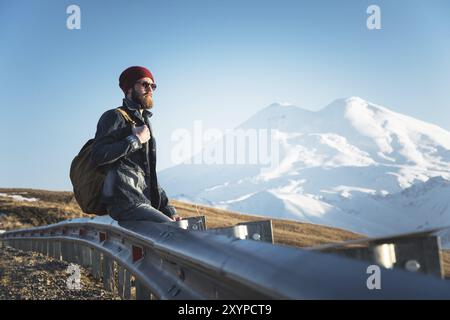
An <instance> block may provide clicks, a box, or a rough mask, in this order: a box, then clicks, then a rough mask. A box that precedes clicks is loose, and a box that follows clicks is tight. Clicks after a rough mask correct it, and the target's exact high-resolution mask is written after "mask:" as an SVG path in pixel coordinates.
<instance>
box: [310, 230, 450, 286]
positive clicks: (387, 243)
mask: <svg viewBox="0 0 450 320" xmlns="http://www.w3.org/2000/svg"><path fill="white" fill-rule="evenodd" d="M449 240H450V228H449V227H442V228H435V229H430V230H425V231H420V232H410V233H404V234H398V235H394V236H385V237H379V238H368V239H360V240H351V241H345V242H342V243H337V244H327V245H322V246H317V247H311V248H308V249H309V250H313V251H320V252H326V253H333V254H338V255H342V256H346V257H351V258H354V259H359V260H365V261H369V262H372V263H375V264H377V265H380V266H383V267H385V268H400V269H404V270H407V271H410V272H420V273H424V274H429V275H433V276H436V277H439V278H444V268H443V267H444V266H443V257H442V253H443V252H445V251H444V250H443V249H445V248H446V247H448V244H449V243H450V241H449Z"/></svg>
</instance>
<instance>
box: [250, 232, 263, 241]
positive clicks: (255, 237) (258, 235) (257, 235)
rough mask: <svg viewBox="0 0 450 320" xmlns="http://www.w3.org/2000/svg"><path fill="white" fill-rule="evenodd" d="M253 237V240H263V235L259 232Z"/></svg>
mask: <svg viewBox="0 0 450 320" xmlns="http://www.w3.org/2000/svg"><path fill="white" fill-rule="evenodd" d="M252 238H253V240H256V241H259V240H261V235H260V234H259V233H254V234H253V236H252Z"/></svg>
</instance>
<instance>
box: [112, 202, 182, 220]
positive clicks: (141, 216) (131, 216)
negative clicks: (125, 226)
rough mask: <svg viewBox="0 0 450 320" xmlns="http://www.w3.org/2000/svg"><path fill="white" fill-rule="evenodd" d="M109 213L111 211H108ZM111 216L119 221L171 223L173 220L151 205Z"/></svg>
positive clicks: (142, 205) (143, 205)
mask: <svg viewBox="0 0 450 320" xmlns="http://www.w3.org/2000/svg"><path fill="white" fill-rule="evenodd" d="M108 211H109V210H108ZM110 216H111V217H112V218H113V219H114V220H117V221H152V222H170V221H173V220H172V219H171V218H169V217H168V216H166V215H165V214H164V213H162V212H161V211H159V210H156V209H155V208H153V207H152V206H151V205H149V204H140V205H139V206H137V207H136V208H133V209H131V210H127V211H122V212H120V213H118V214H113V213H110Z"/></svg>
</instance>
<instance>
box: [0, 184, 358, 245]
mask: <svg viewBox="0 0 450 320" xmlns="http://www.w3.org/2000/svg"><path fill="white" fill-rule="evenodd" d="M33 198H34V199H33ZM29 200H32V201H29ZM33 200H34V201H33ZM172 204H173V205H174V206H175V207H176V208H177V211H178V213H179V215H180V216H182V217H192V216H199V215H204V216H206V221H207V225H208V227H209V228H216V227H225V226H231V225H235V224H237V223H239V222H245V221H255V220H265V219H267V218H266V217H262V216H255V215H245V214H240V213H235V212H230V211H225V210H222V209H216V208H211V207H207V206H203V205H195V204H190V203H185V202H181V201H172ZM87 216H89V215H86V214H84V213H83V212H82V211H81V209H80V207H79V206H78V204H77V203H76V201H75V200H74V197H73V193H72V192H64V191H47V190H36V189H11V188H10V189H6V188H0V229H2V230H11V229H16V228H26V227H32V226H40V225H46V224H51V223H56V222H58V221H62V220H66V219H70V218H76V217H87ZM272 221H273V228H274V240H275V243H278V244H284V245H292V246H299V247H308V246H314V245H320V244H325V243H335V242H341V241H345V240H352V239H358V238H362V237H363V236H361V235H358V234H356V233H352V232H349V231H346V230H342V229H337V228H331V227H326V226H321V225H314V224H308V223H301V222H296V221H288V220H281V219H273V220H272Z"/></svg>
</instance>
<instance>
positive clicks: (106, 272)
mask: <svg viewBox="0 0 450 320" xmlns="http://www.w3.org/2000/svg"><path fill="white" fill-rule="evenodd" d="M102 260H103V261H102V275H103V288H105V290H109V291H112V285H111V276H112V261H111V258H109V257H108V256H107V255H105V254H104V255H103V259H102Z"/></svg>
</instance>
